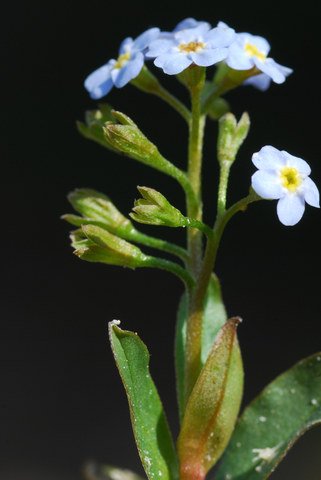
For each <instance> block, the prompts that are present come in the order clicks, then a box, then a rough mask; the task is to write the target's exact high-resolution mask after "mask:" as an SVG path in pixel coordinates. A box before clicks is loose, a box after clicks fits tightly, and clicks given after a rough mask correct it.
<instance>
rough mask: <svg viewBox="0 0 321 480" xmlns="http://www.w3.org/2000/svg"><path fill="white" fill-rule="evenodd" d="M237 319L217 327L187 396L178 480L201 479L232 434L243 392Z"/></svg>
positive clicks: (181, 434) (181, 435) (179, 439)
mask: <svg viewBox="0 0 321 480" xmlns="http://www.w3.org/2000/svg"><path fill="white" fill-rule="evenodd" d="M239 321H240V320H239V319H238V318H233V319H231V320H229V321H228V322H227V323H225V324H224V325H223V327H222V328H221V330H220V332H219V334H218V335H217V337H216V340H215V343H214V345H213V347H212V350H211V352H210V354H209V356H208V358H207V361H206V363H205V365H204V367H203V369H202V371H201V373H200V375H199V377H198V379H197V381H196V384H195V386H194V388H193V391H192V393H191V395H190V397H189V399H188V402H187V406H186V410H185V414H184V418H183V423H182V428H181V432H180V434H179V438H178V455H179V460H180V469H181V470H180V475H181V476H180V478H181V480H203V479H204V478H205V475H206V473H207V472H208V471H209V469H210V468H211V467H212V466H213V465H215V463H216V462H217V461H218V459H219V458H220V456H221V455H222V453H223V452H224V450H225V448H226V445H227V444H228V442H229V440H230V437H231V435H232V432H233V429H234V425H235V422H236V420H237V415H238V412H239V408H240V404H241V400H242V393H243V365H242V358H241V352H240V349H239V345H238V341H237V336H236V328H237V325H238V323H239Z"/></svg>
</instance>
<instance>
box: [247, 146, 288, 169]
mask: <svg viewBox="0 0 321 480" xmlns="http://www.w3.org/2000/svg"><path fill="white" fill-rule="evenodd" d="M252 162H253V163H254V165H255V166H256V168H259V169H261V170H280V168H282V167H285V166H286V157H285V155H283V153H282V152H281V151H280V150H278V149H277V148H275V147H272V146H271V145H266V146H265V147H262V148H261V150H260V151H259V152H257V153H254V154H253V156H252Z"/></svg>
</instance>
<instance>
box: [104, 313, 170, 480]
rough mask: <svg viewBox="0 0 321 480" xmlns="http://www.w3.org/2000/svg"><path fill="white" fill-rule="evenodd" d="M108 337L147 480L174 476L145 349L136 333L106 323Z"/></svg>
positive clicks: (165, 429) (166, 435) (164, 425)
mask: <svg viewBox="0 0 321 480" xmlns="http://www.w3.org/2000/svg"><path fill="white" fill-rule="evenodd" d="M109 337H110V343H111V347H112V351H113V354H114V358H115V361H116V365H117V367H118V370H119V373H120V376H121V379H122V382H123V384H124V387H125V391H126V394H127V399H128V404H129V410H130V416H131V422H132V427H133V431H134V436H135V440H136V444H137V448H138V452H139V456H140V458H141V461H142V464H143V467H144V469H145V472H146V475H147V477H148V478H149V479H150V480H156V479H159V480H176V479H178V460H177V455H176V452H175V448H174V444H173V440H172V436H171V433H170V430H169V427H168V423H167V420H166V417H165V413H164V409H163V406H162V403H161V400H160V398H159V395H158V392H157V389H156V387H155V384H154V382H153V380H152V378H151V375H150V372H149V359H150V356H149V352H148V350H147V347H146V345H145V344H144V343H143V342H142V340H141V339H140V338H139V337H138V335H137V334H135V333H133V332H129V331H126V330H121V329H120V328H119V327H118V326H117V322H115V321H114V322H110V323H109Z"/></svg>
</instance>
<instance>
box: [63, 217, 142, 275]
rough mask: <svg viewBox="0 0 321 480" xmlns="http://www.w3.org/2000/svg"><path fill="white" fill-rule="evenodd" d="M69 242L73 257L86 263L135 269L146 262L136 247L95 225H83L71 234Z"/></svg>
mask: <svg viewBox="0 0 321 480" xmlns="http://www.w3.org/2000/svg"><path fill="white" fill-rule="evenodd" d="M71 241H72V246H73V248H74V249H75V251H74V253H75V255H77V256H78V257H79V258H81V259H82V260H86V261H88V262H99V263H107V264H108V265H118V266H122V267H128V268H136V267H142V266H144V263H145V262H146V261H147V260H148V257H147V256H146V255H144V254H143V253H142V251H141V250H140V249H139V248H138V247H136V246H134V245H132V244H131V243H128V242H126V241H125V240H123V239H122V238H119V237H117V236H116V235H113V234H111V233H109V232H108V231H107V230H104V229H103V228H100V227H97V226H96V225H83V226H82V228H81V230H76V231H75V232H73V233H72V234H71Z"/></svg>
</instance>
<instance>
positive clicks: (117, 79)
mask: <svg viewBox="0 0 321 480" xmlns="http://www.w3.org/2000/svg"><path fill="white" fill-rule="evenodd" d="M143 65H144V55H143V54H142V53H141V52H137V53H136V54H135V56H134V57H133V58H132V59H131V60H129V61H128V62H126V63H125V65H124V66H123V67H122V68H119V69H116V68H114V69H113V70H112V72H111V75H112V79H113V82H114V84H115V87H117V88H122V87H124V86H125V85H126V84H127V83H129V82H130V81H131V80H132V79H133V78H136V77H137V75H139V73H140V71H141V69H142V68H143Z"/></svg>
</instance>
